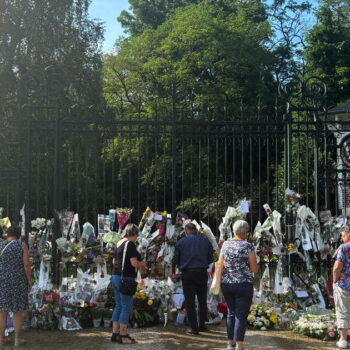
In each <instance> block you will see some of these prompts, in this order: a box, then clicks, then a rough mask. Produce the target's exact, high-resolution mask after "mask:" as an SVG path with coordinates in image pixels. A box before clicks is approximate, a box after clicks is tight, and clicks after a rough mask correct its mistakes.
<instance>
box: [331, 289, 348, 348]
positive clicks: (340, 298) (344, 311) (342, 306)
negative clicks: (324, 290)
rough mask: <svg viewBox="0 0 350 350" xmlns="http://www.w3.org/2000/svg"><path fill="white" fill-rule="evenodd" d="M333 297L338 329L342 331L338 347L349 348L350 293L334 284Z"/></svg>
mask: <svg viewBox="0 0 350 350" xmlns="http://www.w3.org/2000/svg"><path fill="white" fill-rule="evenodd" d="M333 296H334V304H335V313H336V317H337V327H338V329H339V331H340V332H339V333H340V339H339V341H338V342H337V346H338V347H340V348H344V349H345V348H347V338H348V330H349V326H350V292H348V291H346V290H344V289H342V288H341V287H339V286H338V285H337V284H333Z"/></svg>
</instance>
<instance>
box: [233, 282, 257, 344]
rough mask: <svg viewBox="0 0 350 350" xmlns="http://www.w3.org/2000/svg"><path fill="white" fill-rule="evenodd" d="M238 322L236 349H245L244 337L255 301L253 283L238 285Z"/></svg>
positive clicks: (236, 327) (235, 330) (235, 337)
mask: <svg viewBox="0 0 350 350" xmlns="http://www.w3.org/2000/svg"><path fill="white" fill-rule="evenodd" d="M235 289H236V315H235V316H236V320H235V329H234V339H235V340H236V347H237V348H239V349H241V348H243V341H244V335H245V332H246V329H247V317H248V315H249V310H250V306H251V304H252V300H253V293H254V288H253V284H252V283H240V284H237V285H236V288H235Z"/></svg>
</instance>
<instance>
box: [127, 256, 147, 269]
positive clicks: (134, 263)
mask: <svg viewBox="0 0 350 350" xmlns="http://www.w3.org/2000/svg"><path fill="white" fill-rule="evenodd" d="M130 263H131V266H132V267H135V269H138V268H139V267H143V266H146V260H144V261H139V260H137V258H130Z"/></svg>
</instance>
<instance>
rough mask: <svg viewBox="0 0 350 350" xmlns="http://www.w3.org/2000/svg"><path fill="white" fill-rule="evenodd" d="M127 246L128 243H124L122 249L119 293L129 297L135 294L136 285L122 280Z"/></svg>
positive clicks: (131, 281)
mask: <svg viewBox="0 0 350 350" xmlns="http://www.w3.org/2000/svg"><path fill="white" fill-rule="evenodd" d="M128 244H129V241H128V242H126V244H125V247H124V252H123V263H122V275H121V280H122V281H121V286H120V293H122V294H124V295H129V296H131V295H134V294H135V293H136V289H137V285H138V283H137V282H136V281H135V280H129V279H123V271H124V263H125V256H126V251H127V249H128Z"/></svg>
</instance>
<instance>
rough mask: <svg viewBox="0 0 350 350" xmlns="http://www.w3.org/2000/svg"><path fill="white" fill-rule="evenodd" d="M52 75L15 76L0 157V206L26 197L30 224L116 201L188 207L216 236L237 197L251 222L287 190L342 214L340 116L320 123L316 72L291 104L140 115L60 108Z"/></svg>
mask: <svg viewBox="0 0 350 350" xmlns="http://www.w3.org/2000/svg"><path fill="white" fill-rule="evenodd" d="M49 71H50V70H49V69H48V70H47V72H49ZM47 75H49V73H47ZM56 75H57V74H56ZM51 78H52V74H51ZM50 82H51V83H50V88H49V87H48V84H45V77H44V78H43V80H42V81H40V83H38V85H37V86H38V88H37V89H36V88H35V87H33V79H29V80H28V81H23V82H22V83H23V84H22V85H23V86H26V88H22V90H21V94H20V97H21V99H20V101H21V102H20V108H19V111H18V115H17V116H16V117H15V118H14V119H13V123H12V130H13V132H12V134H11V137H8V141H7V143H9V144H12V145H17V146H16V151H5V152H0V160H1V166H0V169H1V174H5V172H6V171H11V172H12V173H11V174H10V176H9V174H7V175H6V177H3V178H2V179H3V181H2V183H3V186H2V187H1V189H0V206H3V207H5V215H9V216H11V217H12V218H13V219H14V220H15V221H17V220H18V212H19V208H20V207H21V206H22V204H23V203H25V204H26V215H27V223H29V220H30V219H34V218H36V217H46V218H49V217H52V216H53V213H54V210H56V209H70V210H73V211H75V212H78V213H79V214H80V219H81V220H82V221H90V222H92V223H93V224H96V220H97V214H99V213H106V211H107V210H108V209H110V208H116V207H130V208H133V209H134V212H133V215H134V218H133V220H134V221H137V220H138V219H139V218H140V216H141V215H142V212H143V210H144V209H145V208H146V207H147V206H150V207H151V208H152V209H154V210H161V211H163V210H168V211H169V212H171V213H172V214H173V217H174V216H175V213H176V212H177V211H181V212H186V213H187V214H188V215H189V216H190V217H194V218H200V219H203V221H205V222H207V223H208V224H209V225H210V226H212V227H213V230H214V231H216V232H217V227H218V224H219V222H220V220H221V217H222V216H223V214H224V212H225V210H226V207H227V206H228V205H232V204H234V203H235V202H236V201H237V200H238V199H242V198H244V197H245V198H247V199H250V200H251V201H252V203H251V211H250V215H249V218H248V219H249V221H250V223H251V225H252V226H253V225H254V224H255V223H256V221H257V220H262V219H264V218H263V216H264V212H263V210H262V205H263V204H264V203H269V204H270V206H271V207H274V208H276V209H277V210H280V211H281V210H283V207H284V205H283V204H284V203H283V198H284V190H285V188H287V187H290V188H292V189H294V190H296V191H298V192H299V193H301V195H302V202H303V203H305V204H306V205H308V206H310V207H311V208H312V209H313V210H316V211H318V210H320V209H331V210H332V211H333V213H334V214H336V213H338V212H339V205H338V200H337V195H338V185H339V169H338V166H337V162H338V161H339V159H338V158H339V157H338V152H339V151H338V149H339V144H338V143H337V141H336V139H337V136H336V129H337V128H339V125H342V131H344V130H346V128H347V127H348V123H347V122H346V121H342V122H339V121H334V120H331V119H330V118H329V113H328V109H327V107H326V100H325V90H324V89H323V85H322V84H319V83H318V80H316V79H315V78H309V79H308V80H302V79H301V80H300V79H299V80H297V79H293V80H291V83H288V84H285V85H283V87H281V89H280V96H281V95H287V97H288V99H289V103H288V104H286V103H285V101H286V100H285V97H286V96H282V97H283V98H281V97H277V96H276V104H275V105H274V106H264V105H263V104H262V103H260V102H259V101H257V104H256V106H245V105H244V102H243V101H242V102H241V103H240V104H239V105H237V109H236V112H235V114H234V115H223V116H222V119H220V120H210V119H209V118H205V117H203V118H197V117H196V116H189V117H188V118H185V117H178V116H177V115H176V113H173V114H172V115H170V116H169V118H167V119H163V120H149V119H147V118H142V117H140V116H139V115H122V114H120V113H117V112H116V111H113V110H103V111H101V110H96V109H95V108H94V107H93V106H91V107H90V108H79V107H77V106H69V104H67V101H66V100H65V99H64V97H62V98H57V96H61V94H62V96H63V91H64V87H63V86H62V84H59V83H58V84H56V85H54V86H52V79H51V80H50ZM296 82H297V83H296ZM291 86H292V88H293V89H292V91H291V89H290V88H291ZM315 86H316V87H317V89H314V87H315ZM52 96H55V98H54V99H53V98H52ZM53 101H54V102H53ZM339 123H340V124H339ZM1 150H4V148H3V146H2V147H1ZM10 163H11V164H12V165H11V167H9V166H8V165H9V164H10ZM347 169H348V168H347ZM347 169H345V170H344V168H343V169H342V172H343V173H344V172H345V171H346V172H347ZM2 176H4V175H2ZM28 225H29V224H28Z"/></svg>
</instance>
